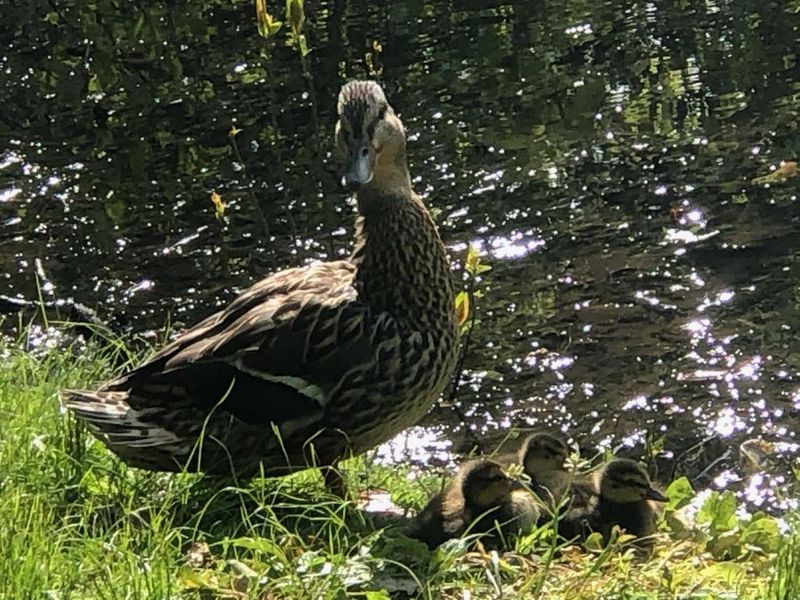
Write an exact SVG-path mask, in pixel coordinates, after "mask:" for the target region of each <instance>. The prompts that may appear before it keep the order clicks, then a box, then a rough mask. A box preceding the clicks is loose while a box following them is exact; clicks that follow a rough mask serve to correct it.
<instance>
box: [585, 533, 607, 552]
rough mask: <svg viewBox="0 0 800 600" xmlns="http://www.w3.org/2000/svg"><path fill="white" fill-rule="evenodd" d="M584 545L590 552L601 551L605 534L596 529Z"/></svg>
mask: <svg viewBox="0 0 800 600" xmlns="http://www.w3.org/2000/svg"><path fill="white" fill-rule="evenodd" d="M584 547H585V548H586V549H587V550H588V551H589V552H600V551H602V550H603V536H602V535H601V534H600V532H598V531H594V532H592V533H590V534H589V537H587V538H586V542H585V543H584Z"/></svg>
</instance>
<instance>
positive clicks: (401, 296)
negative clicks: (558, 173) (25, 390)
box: [61, 81, 459, 495]
mask: <svg viewBox="0 0 800 600" xmlns="http://www.w3.org/2000/svg"><path fill="white" fill-rule="evenodd" d="M337 115H338V120H337V122H336V126H335V132H334V137H335V141H336V145H337V147H338V148H339V150H340V151H341V153H342V154H343V155H344V156H345V158H346V167H345V169H344V175H343V177H342V182H343V184H344V186H345V187H346V188H347V189H348V190H349V191H350V192H351V193H352V194H353V195H354V196H355V201H356V207H357V213H358V214H357V218H356V223H355V229H354V243H353V250H352V253H351V254H350V256H349V257H348V258H346V259H342V260H335V261H328V262H316V263H313V264H310V265H307V266H302V267H296V268H287V269H284V270H280V271H277V272H275V273H272V274H270V275H268V276H267V277H266V278H264V279H262V280H261V281H259V282H258V283H256V284H255V285H253V286H252V287H250V288H249V289H247V290H245V291H244V292H243V293H241V294H240V295H239V296H238V297H237V298H236V299H235V300H233V302H231V303H230V304H228V305H227V306H226V307H224V308H223V309H222V310H220V311H218V312H216V313H215V314H212V315H211V316H209V317H208V318H206V319H205V320H203V321H201V322H199V323H198V324H196V325H194V326H193V327H191V328H189V329H188V330H186V331H184V332H183V333H182V334H180V335H179V336H178V337H177V338H176V339H174V340H173V341H172V342H170V343H169V344H167V345H166V346H165V347H164V348H162V349H161V350H160V351H158V352H157V353H155V354H154V355H153V356H152V357H150V358H149V359H147V360H145V361H144V362H143V363H142V364H140V365H139V366H137V367H136V368H134V369H133V370H131V371H129V372H127V373H125V374H123V375H121V376H119V377H117V378H115V379H113V380H111V381H108V382H106V383H104V384H102V385H100V386H99V387H98V388H97V389H93V390H64V391H63V392H62V394H61V398H62V403H63V405H64V406H65V407H66V408H67V409H69V411H71V412H72V413H73V414H74V415H75V416H77V417H78V418H79V419H81V420H83V421H85V422H86V423H88V425H89V428H90V429H91V431H92V432H93V433H94V435H95V436H97V437H98V438H99V439H100V440H102V442H103V443H104V444H105V445H106V446H107V447H108V448H109V449H110V450H111V451H112V452H114V453H115V454H116V455H117V456H119V457H120V458H121V459H122V460H123V461H124V462H126V463H127V464H129V465H132V466H134V467H139V468H144V469H149V470H156V471H191V472H202V473H206V474H211V475H222V476H228V475H231V474H234V475H236V476H252V475H256V474H259V475H263V476H266V477H272V476H281V475H286V474H288V473H292V472H295V471H299V470H304V469H307V468H309V467H321V468H323V469H324V474H325V477H326V484H327V485H328V487H329V488H330V489H331V491H334V492H337V490H338V492H342V486H343V480H342V478H341V475H340V474H339V472H338V470H337V469H336V465H337V464H338V462H339V461H340V460H342V459H344V458H347V457H349V456H352V455H357V454H360V453H362V452H364V451H366V450H369V449H371V448H373V447H375V446H377V445H379V444H381V443H383V442H386V441H388V440H389V439H391V438H392V437H394V436H395V435H396V434H398V433H399V432H401V431H402V430H404V429H406V428H407V427H409V426H412V425H414V424H416V423H417V422H418V421H419V420H420V419H421V418H422V417H423V416H424V415H425V414H426V413H427V412H428V410H429V409H430V408H431V407H432V406H433V404H434V403H435V401H437V400H438V398H439V396H440V394H441V392H442V391H443V389H444V387H445V386H446V384H447V383H448V381H449V380H450V378H451V376H452V373H453V370H454V366H455V362H456V356H457V350H458V336H459V333H458V323H457V317H456V311H455V296H454V283H453V279H452V277H451V269H450V263H449V259H448V256H447V252H446V248H445V246H444V244H443V243H442V239H441V237H440V235H439V232H438V230H437V227H436V225H435V223H434V220H433V218H432V216H431V214H430V212H429V211H428V209H427V207H426V206H425V204H424V203H423V201H422V200H421V199H420V197H419V196H418V195H417V194H416V193H415V192H414V191H413V189H412V185H411V177H410V174H409V169H408V163H407V160H406V132H405V127H404V125H403V123H402V121H401V120H400V118H399V117H398V115H397V114H396V113H395V111H394V109H393V108H392V106H391V105H390V104H389V103H388V101H387V99H386V95H385V93H384V91H383V89H382V88H381V86H380V85H379V84H378V83H376V82H375V81H352V82H349V83H347V84H345V85H344V86H343V87H342V88H341V90H340V92H339V96H338V102H337ZM340 495H341V493H340Z"/></svg>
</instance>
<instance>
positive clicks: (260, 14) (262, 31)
mask: <svg viewBox="0 0 800 600" xmlns="http://www.w3.org/2000/svg"><path fill="white" fill-rule="evenodd" d="M256 22H257V23H258V34H259V35H260V36H261V37H263V38H264V39H269V38H270V37H272V36H273V35H275V34H276V33H277V32H278V30H279V29H280V28H281V25H282V23H281V22H280V21H276V20H275V19H274V18H273V16H272V15H271V14H269V13H268V12H267V0H256Z"/></svg>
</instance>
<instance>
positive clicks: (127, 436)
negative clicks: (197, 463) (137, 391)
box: [61, 390, 184, 471]
mask: <svg viewBox="0 0 800 600" xmlns="http://www.w3.org/2000/svg"><path fill="white" fill-rule="evenodd" d="M129 400H130V392H129V391H127V390H97V391H88V390H62V391H61V404H62V405H63V406H64V407H65V408H67V409H69V410H70V411H72V412H73V413H74V414H75V416H76V417H78V418H79V419H80V420H82V421H84V422H86V423H87V424H88V425H89V428H90V429H91V431H92V433H93V434H94V435H95V436H97V437H98V438H99V439H100V440H101V441H102V442H103V443H104V444H106V446H108V447H109V449H111V450H112V451H113V452H114V453H116V454H117V455H119V456H120V458H122V459H123V460H124V461H125V462H126V463H128V464H130V465H132V466H136V467H142V468H146V469H154V470H168V471H172V470H176V468H177V467H178V465H177V464H176V463H175V459H174V456H175V454H180V453H182V451H183V446H184V444H183V443H182V440H181V438H179V437H178V436H177V435H176V434H175V433H174V432H172V431H170V430H168V429H166V428H164V427H163V426H159V425H158V424H156V423H155V422H153V420H152V413H153V412H154V409H136V408H134V407H133V406H131V404H130V403H129ZM155 411H156V412H157V409H155ZM148 416H150V417H151V418H150V419H148Z"/></svg>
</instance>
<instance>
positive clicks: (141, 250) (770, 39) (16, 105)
mask: <svg viewBox="0 0 800 600" xmlns="http://www.w3.org/2000/svg"><path fill="white" fill-rule="evenodd" d="M379 4H381V3H369V2H366V1H364V2H349V1H342V0H336V1H331V2H311V1H310V0H308V1H307V12H308V22H307V25H306V33H307V35H308V40H309V44H310V46H311V48H312V52H311V54H309V56H308V64H309V70H310V78H306V77H304V75H303V72H302V69H301V66H300V61H299V57H298V55H297V54H296V53H295V52H294V51H293V50H292V49H291V48H288V47H286V46H285V45H284V43H283V40H284V36H283V34H282V33H281V34H279V35H278V36H277V38H278V40H277V42H274V43H271V44H270V43H266V42H264V41H263V40H261V39H260V38H259V37H258V35H257V32H256V26H255V19H254V10H253V8H252V6H251V5H250V4H249V3H243V4H241V5H239V6H230V5H228V4H227V3H225V2H211V1H209V2H204V3H193V4H192V5H188V4H187V5H186V6H182V7H179V6H177V5H175V6H173V7H172V8H171V9H170V11H166V10H165V9H163V8H160V9H148V12H147V13H142V12H140V10H141V9H139V8H134V7H131V8H130V10H128V11H124V12H121V11H117V10H116V9H113V7H111V5H110V3H108V2H102V1H101V2H95V3H92V4H91V5H89V4H85V3H81V2H78V3H75V4H73V5H70V6H69V7H64V8H63V10H61V9H59V12H58V13H52V12H49V11H50V10H52V8H48V7H49V6H50V5H49V4H46V3H40V2H34V3H32V4H31V5H26V6H21V7H13V6H12V7H7V8H4V20H5V21H6V24H5V25H4V27H5V28H7V30H8V31H11V32H13V33H14V35H13V36H12V43H11V47H10V49H8V48H7V49H6V50H3V51H0V69H2V72H3V75H4V76H3V78H2V79H0V101H2V108H0V140H1V141H2V147H0V294H2V296H3V298H2V299H0V308H1V309H2V310H3V311H4V312H5V313H7V314H10V313H13V312H15V311H16V310H18V308H19V307H18V306H17V304H16V303H15V302H14V301H18V300H28V301H31V300H35V299H36V297H37V281H38V282H39V283H40V284H41V291H42V294H43V296H44V299H45V300H46V301H52V302H56V301H61V302H64V301H65V300H68V299H74V300H75V301H77V302H80V303H83V304H85V305H87V306H89V307H92V308H94V309H96V310H97V311H98V313H99V315H100V316H101V318H102V319H103V320H105V321H107V322H110V323H112V324H113V325H114V326H115V327H116V328H118V329H119V330H121V331H128V332H130V331H135V332H140V333H141V332H147V331H150V330H154V329H158V328H161V327H163V326H164V324H165V323H166V322H167V321H171V322H172V323H173V326H176V324H177V326H178V327H180V326H181V324H190V323H192V322H194V321H196V320H198V319H199V318H201V317H202V316H204V315H206V314H208V313H209V312H210V311H212V310H214V309H215V308H216V307H218V306H220V305H222V304H224V303H226V302H228V301H230V299H231V298H232V297H233V296H234V295H235V293H236V292H237V291H238V290H240V289H242V288H243V287H245V286H247V285H248V284H250V283H252V282H253V281H254V280H256V279H258V278H260V277H261V276H263V275H264V274H266V273H268V272H270V271H272V270H274V269H277V268H282V267H286V266H293V265H298V264H302V263H304V262H307V261H310V260H314V259H326V258H330V257H332V256H338V255H345V254H346V253H347V251H348V244H349V239H350V232H351V225H352V219H353V208H352V205H351V204H350V203H348V202H347V200H346V198H345V195H344V194H343V193H342V192H341V190H340V189H339V188H338V186H337V181H338V165H337V163H336V160H335V159H334V158H332V157H331V151H332V127H333V122H334V118H335V115H334V109H335V94H336V93H337V91H338V88H339V86H340V85H341V83H343V82H344V81H345V80H346V79H347V78H352V77H364V76H367V75H370V73H372V76H375V77H377V78H378V79H379V80H380V81H381V82H382V83H383V84H384V86H385V89H386V91H387V94H388V95H389V97H390V99H391V102H392V104H393V105H394V106H395V107H396V109H397V110H398V111H399V112H400V113H401V116H402V118H403V119H404V121H405V122H406V125H407V127H408V130H409V136H410V143H409V153H410V159H411V162H412V173H413V177H414V184H415V187H416V189H417V190H418V191H419V192H420V193H421V194H423V195H424V197H425V199H426V201H427V202H428V204H429V205H430V206H431V207H432V209H433V210H434V212H435V214H436V218H437V221H438V223H439V224H440V227H441V231H442V234H443V236H444V238H445V241H446V243H447V244H448V245H449V247H450V248H451V251H452V255H453V260H454V265H455V266H456V268H457V270H458V272H459V273H460V272H461V271H460V270H461V264H462V262H463V256H464V252H465V250H466V248H467V246H468V245H469V244H473V245H475V246H476V247H478V248H480V249H481V251H482V253H483V260H484V261H485V262H487V263H488V264H490V265H492V267H493V269H492V270H491V271H490V272H488V273H486V274H485V275H484V278H483V280H482V281H481V282H480V283H479V289H480V290H481V291H482V292H483V296H482V297H481V298H480V299H479V302H478V307H477V310H478V312H477V318H478V323H477V325H476V327H475V330H474V332H473V335H472V344H471V349H470V352H469V355H468V357H467V360H466V363H465V370H464V372H463V373H462V379H463V381H462V384H461V386H460V388H459V391H458V395H457V397H456V398H455V399H451V400H450V401H448V402H445V403H443V405H442V406H439V407H437V408H436V409H435V410H434V411H433V412H432V413H431V415H430V416H429V417H428V419H427V420H426V421H425V423H423V424H422V426H421V427H420V428H418V429H415V430H413V431H412V432H410V433H409V435H408V436H405V437H403V438H402V439H401V440H398V443H397V444H395V445H393V446H391V447H387V448H385V449H384V451H385V454H386V455H387V456H389V457H391V458H393V459H397V460H420V461H427V460H430V456H431V455H433V457H434V458H440V459H442V460H446V459H447V458H448V457H449V456H450V452H453V451H456V452H462V451H466V450H468V449H469V448H470V447H471V446H472V445H474V444H476V443H477V444H479V445H480V446H482V447H483V448H484V449H491V448H494V447H495V446H496V445H497V444H498V443H499V442H500V441H502V440H503V439H504V437H505V436H506V434H507V433H508V431H509V430H510V429H512V428H537V427H557V428H560V429H562V430H563V431H565V432H566V434H567V435H568V436H569V437H571V438H572V439H573V440H574V441H576V442H578V443H579V444H580V446H581V447H582V448H583V450H584V452H588V453H591V452H593V451H595V450H597V449H598V448H612V449H621V452H622V453H623V454H625V453H629V454H630V455H632V456H641V455H643V454H645V453H646V452H647V453H649V454H650V455H651V456H652V457H654V459H655V461H656V463H657V465H658V466H659V468H660V469H661V473H662V476H664V477H668V476H670V475H671V474H672V473H673V471H674V472H675V473H687V474H688V475H690V476H691V477H693V478H694V479H695V481H696V482H697V483H698V484H699V485H716V486H719V487H722V486H726V485H731V484H732V483H735V484H736V485H737V487H738V488H740V489H742V490H743V493H748V494H750V496H751V499H752V500H753V501H754V502H755V503H759V502H763V501H764V500H763V498H764V496H763V495H759V494H758V493H756V492H757V490H758V489H760V488H762V487H765V488H770V489H773V490H775V489H778V490H779V489H780V488H781V487H782V485H781V484H783V483H785V481H784V479H785V478H788V473H789V466H790V464H791V463H792V462H793V461H794V460H795V455H796V451H797V437H796V432H797V428H798V427H797V423H798V415H800V382H799V381H798V378H799V377H800V352H799V351H800V344H798V341H797V333H796V330H797V328H798V326H800V312H799V310H798V307H799V306H800V278H798V273H797V269H798V267H797V264H798V263H797V260H796V257H797V256H798V254H800V233H798V231H800V230H798V221H799V220H800V209H799V208H798V199H797V195H798V188H799V185H798V182H800V178H793V177H787V178H785V179H782V178H780V177H778V176H775V175H773V176H772V177H770V174H771V173H774V172H775V171H776V170H780V169H782V170H783V171H786V172H787V173H788V174H789V175H791V169H790V168H788V167H786V166H784V167H781V164H782V161H795V160H797V158H798V154H800V144H798V139H799V138H798V135H797V134H798V106H800V66H798V63H797V46H796V40H797V38H798V21H799V19H798V10H800V7H798V6H797V5H796V3H794V5H793V4H792V3H791V2H763V3H753V2H747V1H746V0H739V1H733V0H731V1H728V2H715V1H713V0H705V1H704V2H695V1H692V0H682V1H674V2H666V1H665V2H652V3H638V4H632V5H630V6H628V7H627V8H621V7H620V5H622V4H623V3H612V2H592V3H589V2H577V1H576V2H566V3H564V2H560V3H551V2H535V3H534V2H529V1H528V0H520V1H517V2H503V1H491V2H490V1H486V2H475V1H470V0H462V1H456V2H444V1H430V2H423V1H404V2H394V3H386V6H379ZM6 13H7V14H6ZM87 40H91V41H87ZM234 127H235V128H237V129H239V130H241V132H240V133H239V134H238V135H237V136H236V137H235V144H234V143H232V140H231V138H230V137H229V132H230V131H231V129H232V128H234ZM790 166H791V165H790ZM212 192H217V193H219V194H220V195H221V197H222V199H223V201H224V202H225V203H226V204H227V208H226V211H225V215H224V217H223V218H222V219H216V218H215V214H214V206H213V204H212V202H211V193H212ZM61 310H62V311H64V310H66V308H65V307H63V306H62V309H61ZM11 322H15V320H14V319H8V321H7V322H6V326H7V325H8V323H11ZM753 440H756V441H753ZM758 440H761V441H758ZM743 442H744V443H745V452H742V451H741V450H740V448H739V446H740V444H742V443H743ZM645 447H647V448H648V449H647V450H645ZM759 449H760V450H761V451H760V452H759ZM748 456H751V458H750V459H748V458H747V457H748ZM752 457H755V460H753V458H752ZM759 498H760V499H759Z"/></svg>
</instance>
